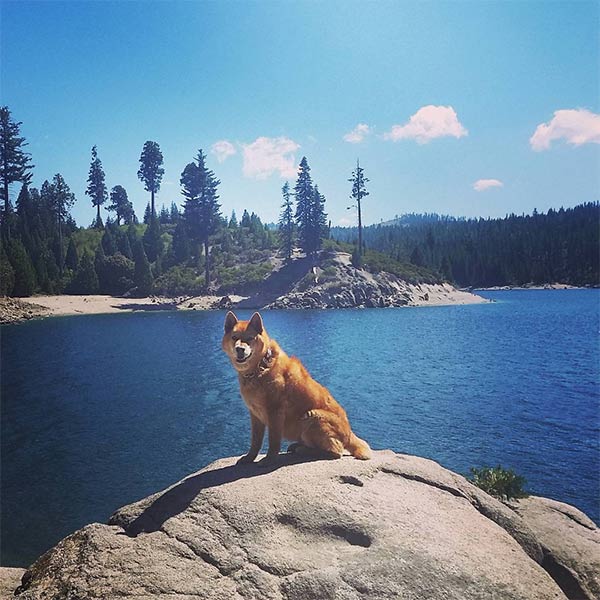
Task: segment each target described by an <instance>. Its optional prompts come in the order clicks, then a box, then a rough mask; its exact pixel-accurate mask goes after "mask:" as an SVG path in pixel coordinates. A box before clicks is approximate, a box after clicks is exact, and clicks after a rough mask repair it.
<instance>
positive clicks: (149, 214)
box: [144, 202, 152, 225]
mask: <svg viewBox="0 0 600 600" xmlns="http://www.w3.org/2000/svg"><path fill="white" fill-rule="evenodd" d="M151 219H152V209H151V208H150V202H148V204H146V210H145V211H144V223H145V224H146V225H149V224H150V221H151Z"/></svg>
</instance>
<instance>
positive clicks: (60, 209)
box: [50, 173, 75, 274]
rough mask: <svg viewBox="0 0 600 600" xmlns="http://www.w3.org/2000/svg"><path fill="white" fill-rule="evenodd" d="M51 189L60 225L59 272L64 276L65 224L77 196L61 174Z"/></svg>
mask: <svg viewBox="0 0 600 600" xmlns="http://www.w3.org/2000/svg"><path fill="white" fill-rule="evenodd" d="M50 189H51V195H52V200H51V202H52V205H51V208H52V212H53V214H54V218H55V219H56V223H57V225H58V256H57V263H58V271H59V273H61V274H62V271H63V264H64V259H63V257H64V249H63V222H64V221H65V220H66V219H67V217H68V216H69V209H70V208H71V206H73V204H75V194H73V192H71V189H70V188H69V186H68V185H67V183H66V181H65V180H64V178H63V176H62V175H61V174H60V173H57V174H56V175H55V176H54V178H53V179H52V186H51V188H50Z"/></svg>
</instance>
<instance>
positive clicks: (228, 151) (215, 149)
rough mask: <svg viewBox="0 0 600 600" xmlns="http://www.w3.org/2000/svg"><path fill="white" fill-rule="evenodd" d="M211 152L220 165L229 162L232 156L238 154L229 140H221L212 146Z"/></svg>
mask: <svg viewBox="0 0 600 600" xmlns="http://www.w3.org/2000/svg"><path fill="white" fill-rule="evenodd" d="M210 151H211V153H212V154H214V155H216V157H217V160H218V161H219V162H220V163H222V162H224V161H225V160H227V159H228V158H229V157H230V156H233V155H234V154H237V150H236V149H235V146H234V145H233V144H232V143H231V142H228V141H227V140H219V141H218V142H215V143H214V144H213V145H212V146H211V148H210Z"/></svg>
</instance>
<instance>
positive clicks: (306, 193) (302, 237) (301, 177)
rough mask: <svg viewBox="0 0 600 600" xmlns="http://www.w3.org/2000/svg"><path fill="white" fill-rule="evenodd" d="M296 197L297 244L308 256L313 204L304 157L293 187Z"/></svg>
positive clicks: (310, 182) (310, 180)
mask: <svg viewBox="0 0 600 600" xmlns="http://www.w3.org/2000/svg"><path fill="white" fill-rule="evenodd" d="M294 196H295V197H296V225H297V228H298V243H299V244H300V247H301V248H302V250H304V252H305V253H306V254H307V255H308V254H310V253H312V252H313V249H312V248H311V237H312V236H311V220H312V211H311V206H312V202H313V183H312V179H311V177H310V167H309V166H308V161H307V160H306V156H303V157H302V160H301V161H300V167H299V169H298V179H297V181H296V185H295V187H294Z"/></svg>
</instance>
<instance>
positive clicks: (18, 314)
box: [0, 284, 488, 323]
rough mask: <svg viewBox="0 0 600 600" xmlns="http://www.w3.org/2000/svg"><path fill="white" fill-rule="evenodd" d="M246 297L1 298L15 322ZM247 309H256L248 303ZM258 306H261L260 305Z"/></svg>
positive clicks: (473, 299)
mask: <svg viewBox="0 0 600 600" xmlns="http://www.w3.org/2000/svg"><path fill="white" fill-rule="evenodd" d="M411 288H413V289H412V290H411V291H412V292H413V293H412V300H411V302H410V306H444V305H453V304H480V303H484V302H488V300H486V299H484V298H482V297H481V296H477V295H476V294H472V293H470V292H466V291H462V290H457V289H456V288H454V287H452V286H451V285H449V284H429V285H428V284H423V285H421V286H411ZM242 300H246V298H245V297H244V296H237V295H234V294H232V295H229V296H216V295H208V296H194V297H189V296H179V297H173V298H170V297H164V296H148V297H145V298H120V297H115V296H108V295H86V296H70V295H60V296H58V295H56V296H31V297H29V298H0V323H14V322H18V321H22V320H28V319H32V318H40V317H59V316H70V315H96V314H108V313H125V312H140V311H142V312H150V311H164V310H214V309H225V308H232V307H235V305H236V304H237V303H238V302H241V301H242ZM244 308H252V307H249V306H247V305H246V306H244ZM254 308H260V307H259V306H256V307H254Z"/></svg>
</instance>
